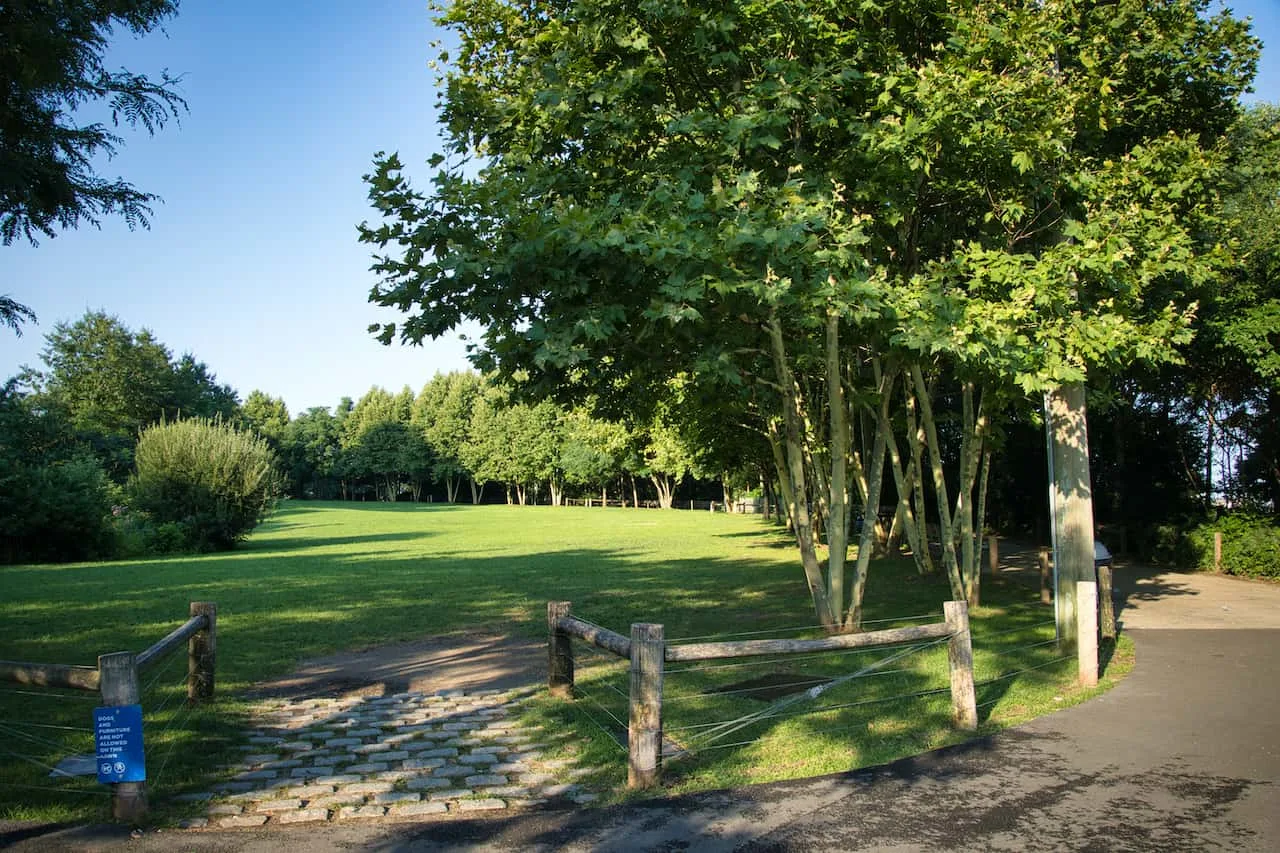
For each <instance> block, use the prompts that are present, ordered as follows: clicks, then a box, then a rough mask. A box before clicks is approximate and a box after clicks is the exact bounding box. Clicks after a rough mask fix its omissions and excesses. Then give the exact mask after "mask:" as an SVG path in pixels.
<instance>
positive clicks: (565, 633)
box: [547, 601, 978, 788]
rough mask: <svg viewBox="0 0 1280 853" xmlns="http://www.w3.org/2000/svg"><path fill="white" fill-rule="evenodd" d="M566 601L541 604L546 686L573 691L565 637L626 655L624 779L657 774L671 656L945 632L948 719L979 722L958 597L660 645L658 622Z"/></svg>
mask: <svg viewBox="0 0 1280 853" xmlns="http://www.w3.org/2000/svg"><path fill="white" fill-rule="evenodd" d="M570 609H571V608H570V602H568V601H550V602H548V603H547V629H548V642H547V656H548V678H547V687H548V688H549V690H550V691H551V693H552V695H556V696H564V697H572V695H573V680H574V673H573V644H572V639H573V638H575V637H576V638H578V639H579V640H582V641H584V642H587V643H590V644H591V645H593V646H595V647H597V648H600V649H603V650H605V651H607V652H611V653H612V654H615V655H617V656H618V657H621V658H626V659H628V660H630V662H631V685H630V692H629V699H628V705H629V711H628V724H627V785H628V787H631V788H647V787H651V786H653V785H657V784H658V783H659V782H660V781H661V774H662V763H661V762H662V681H663V670H664V665H665V664H666V663H668V662H677V661H705V660H717V659H724V658H741V657H752V656H755V655H774V654H781V655H785V654H801V653H812V652H824V651H840V650H848V649H871V648H877V647H881V646H893V645H901V644H903V643H913V642H918V641H923V640H940V639H943V638H949V640H950V642H949V644H948V650H947V658H948V662H949V665H950V674H951V718H952V723H953V724H954V725H955V726H956V727H957V728H960V729H964V730H967V731H973V730H974V729H976V728H977V727H978V710H977V699H976V696H975V692H974V684H973V643H972V639H971V637H970V634H969V608H968V605H967V604H966V603H965V602H963V601H948V602H946V603H945V604H944V621H942V622H936V623H931V624H928V625H913V626H911V627H907V628H890V629H888V630H883V631H870V632H867V633H862V634H838V635H835V636H830V637H823V638H821V639H814V640H744V641H737V642H721V643H686V644H681V645H670V646H669V645H667V643H666V640H665V636H664V630H663V626H662V625H659V624H654V623H646V622H641V623H635V624H633V625H632V626H631V636H630V637H625V636H623V635H622V634H619V633H617V632H615V631H610V630H609V629H607V628H601V627H600V626H598V625H593V624H591V623H589V622H585V621H583V620H581V619H578V618H577V617H575V616H573V615H572V613H571V612H570Z"/></svg>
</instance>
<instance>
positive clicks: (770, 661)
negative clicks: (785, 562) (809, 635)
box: [664, 638, 945, 675]
mask: <svg viewBox="0 0 1280 853" xmlns="http://www.w3.org/2000/svg"><path fill="white" fill-rule="evenodd" d="M944 639H945V638H944ZM929 645H934V644H933V643H930V644H929ZM902 647H903V644H901V643H899V644H896V645H891V646H876V647H875V648H870V649H868V648H853V649H831V650H829V651H821V652H812V653H809V654H792V655H785V656H783V657H772V658H753V659H752V660H749V661H742V662H740V663H711V664H695V665H693V666H686V667H680V668H677V669H668V670H665V672H664V674H665V675H679V674H680V673H682V672H701V671H703V670H708V669H747V668H750V667H754V666H772V665H774V664H778V663H789V662H791V661H798V660H810V659H812V658H822V657H827V656H829V655H865V654H872V653H874V652H876V651H883V650H886V649H897V648H902ZM909 647H910V648H915V646H914V645H909Z"/></svg>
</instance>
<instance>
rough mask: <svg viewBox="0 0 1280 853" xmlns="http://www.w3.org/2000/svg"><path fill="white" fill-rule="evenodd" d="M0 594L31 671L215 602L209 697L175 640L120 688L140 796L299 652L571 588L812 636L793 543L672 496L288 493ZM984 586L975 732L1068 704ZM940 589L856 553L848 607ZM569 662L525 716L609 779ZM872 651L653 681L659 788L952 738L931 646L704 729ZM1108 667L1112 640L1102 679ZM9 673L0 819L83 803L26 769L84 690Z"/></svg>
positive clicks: (593, 603) (1008, 586)
mask: <svg viewBox="0 0 1280 853" xmlns="http://www.w3.org/2000/svg"><path fill="white" fill-rule="evenodd" d="M0 589H2V591H3V594H2V595H0V659H7V660H26V661H39V662H47V663H74V664H85V665H92V664H93V663H94V662H95V658H96V655H98V654H100V653H105V652H110V651H122V650H128V651H135V652H136V651H140V650H142V649H143V648H145V647H146V646H148V645H150V644H151V643H153V642H154V641H155V640H157V639H159V638H160V637H161V636H163V635H164V634H165V633H167V632H168V631H169V630H171V629H172V628H173V627H175V626H176V625H177V624H179V623H180V622H182V621H183V620H184V619H185V617H186V613H187V608H188V602H190V601H193V600H204V601H213V602H216V603H217V605H218V631H219V634H218V671H217V679H218V693H219V699H218V701H217V702H216V703H215V704H214V705H213V706H212V707H210V708H204V709H197V710H195V711H190V710H187V709H185V708H184V707H183V705H182V702H181V695H182V682H183V678H184V675H185V671H184V667H185V655H183V654H178V655H175V656H173V657H172V658H171V659H170V660H169V661H168V662H166V663H164V664H161V665H159V666H157V667H156V671H154V672H148V673H146V674H145V675H144V677H143V679H142V680H143V687H144V697H143V701H144V707H146V708H147V714H148V717H147V727H148V734H147V748H148V776H149V780H150V784H151V788H152V790H153V792H154V793H153V797H154V799H155V800H156V801H157V802H158V803H160V804H163V802H164V800H165V798H166V796H168V795H170V794H174V793H180V792H182V791H187V790H195V789H198V788H199V787H200V786H202V785H207V784H208V781H209V779H208V774H209V772H210V769H211V768H213V767H216V766H217V765H218V764H219V763H220V762H221V760H222V758H223V757H224V756H226V755H229V754H231V752H232V751H233V750H234V747H235V746H236V745H237V743H238V736H239V731H240V726H241V725H242V722H243V719H244V716H245V714H246V711H247V708H248V706H247V705H246V704H245V703H244V702H243V701H241V700H239V699H237V696H238V694H239V693H241V692H243V691H244V690H245V689H246V688H248V687H249V686H250V685H252V684H254V683H255V682H258V681H261V680H264V679H267V678H270V677H273V676H277V675H282V674H285V673H287V672H289V671H290V670H292V669H293V668H294V667H295V665H296V664H297V662H298V661H300V660H302V659H305V658H310V657H315V656H318V655H323V654H326V653H329V652H333V651H338V650H342V649H354V648H362V647H368V646H371V645H376V644H380V643H386V642H394V641H402V640H411V639H416V638H421V637H425V636H431V635H438V634H446V633H449V632H453V631H493V632H503V633H514V634H518V635H525V636H528V637H538V638H541V637H544V636H545V632H546V627H545V612H546V602H547V601H548V600H551V599H558V600H569V601H572V602H573V608H574V612H575V613H577V614H580V615H582V616H584V617H586V618H589V619H591V620H593V621H595V622H598V623H600V624H602V625H605V626H608V627H610V628H613V629H614V630H617V631H620V632H623V633H625V632H626V631H627V628H628V626H629V625H630V624H631V623H632V622H661V623H663V624H664V625H665V626H666V634H667V637H668V639H669V641H676V640H678V639H680V638H689V637H695V636H698V637H706V636H719V635H725V634H738V633H744V632H762V633H761V634H760V635H761V636H766V635H767V636H773V635H775V633H776V635H780V636H782V635H785V636H813V635H814V632H813V630H812V623H813V613H812V608H811V606H810V603H809V599H808V595H807V591H806V589H805V586H804V583H803V578H802V575H801V572H800V570H799V567H798V565H797V560H796V557H795V552H794V548H793V546H792V545H791V543H790V541H789V540H788V538H787V537H786V535H785V534H784V533H783V532H782V531H781V530H780V529H778V528H775V527H772V526H770V525H767V524H766V523H765V522H763V521H762V520H761V519H760V518H758V517H751V516H730V515H712V514H710V513H706V512H689V511H674V512H659V511H653V510H619V509H599V508H592V509H586V508H552V507H507V506H488V507H469V506H447V505H439V504H436V505H407V504H399V505H388V504H337V503H334V504H325V503H307V502H293V503H289V504H286V505H285V506H284V507H282V509H281V510H280V511H279V512H278V513H277V514H276V515H275V516H274V517H273V518H272V519H271V520H269V521H268V522H267V523H266V524H264V525H263V526H262V527H261V528H259V530H258V531H257V532H255V534H254V535H253V536H252V537H251V538H250V540H249V541H248V542H246V543H244V544H243V545H242V546H241V547H240V548H239V549H238V550H236V551H235V552H233V553H228V554H216V555H201V556H189V557H173V558H162V559H151V560H140V561H129V562H115V563H88V564H71V565H41V566H12V567H4V568H0ZM984 596H985V599H986V600H985V602H984V604H985V605H986V606H984V607H982V608H979V609H977V610H976V611H975V612H974V613H973V614H972V620H973V631H974V636H975V640H974V642H975V655H976V665H977V669H978V678H979V680H980V681H982V680H988V683H987V684H985V685H982V686H980V688H979V697H978V701H979V703H980V705H981V707H980V709H979V710H980V718H981V719H982V720H983V726H984V728H985V729H990V728H993V727H998V726H1002V725H1006V724H1009V723H1011V722H1015V721H1017V720H1020V719H1025V718H1027V717H1031V716H1036V715H1039V714H1042V713H1045V712H1048V711H1050V710H1053V709H1055V708H1057V707H1061V706H1062V705H1063V704H1065V703H1068V702H1072V701H1077V700H1078V699H1080V698H1081V697H1083V696H1084V695H1086V694H1084V693H1082V692H1081V691H1078V690H1076V689H1075V688H1074V687H1072V686H1071V682H1072V675H1073V668H1072V665H1071V664H1070V662H1069V661H1067V662H1063V663H1055V661H1056V660H1057V658H1058V656H1059V654H1058V652H1057V650H1056V647H1055V646H1053V645H1052V643H1051V642H1050V643H1048V644H1047V645H1046V644H1045V643H1046V641H1051V640H1052V636H1053V633H1052V627H1051V626H1048V627H1047V628H1046V626H1045V622H1046V620H1049V619H1051V614H1050V612H1049V610H1048V608H1043V607H1041V606H1040V605H1038V604H1036V603H1035V598H1036V592H1035V591H1034V590H1031V589H1029V588H1024V587H1022V586H1020V585H1017V584H1014V583H989V584H987V585H986V586H984ZM947 597H948V593H947V588H946V583H945V580H944V579H942V578H941V577H931V578H920V577H917V576H916V575H915V573H914V571H913V570H912V569H911V566H910V563H909V561H902V560H898V561H883V562H880V563H877V564H876V565H875V566H874V568H873V573H872V576H871V579H870V583H869V586H868V592H867V601H868V606H867V614H866V618H867V619H868V620H876V621H875V623H874V624H871V625H869V627H872V628H875V627H882V626H887V625H890V624H911V622H910V617H925V616H927V615H928V614H935V613H940V612H941V604H942V601H943V600H945V599H946V598H947ZM939 618H940V617H939ZM903 619H907V620H908V621H906V622H903V621H902V620H903ZM879 620H891V621H885V622H881V621H879ZM581 653H582V654H583V656H584V657H583V661H582V672H581V674H580V677H579V683H580V684H581V686H582V688H583V692H584V696H583V698H582V699H580V700H579V701H578V702H576V703H573V704H566V703H562V702H553V701H549V700H538V701H535V702H534V703H533V704H532V705H531V706H530V709H529V711H528V714H529V716H530V717H531V718H534V719H538V720H541V721H543V722H544V723H545V724H546V725H549V726H555V727H566V726H568V727H572V728H573V729H575V731H577V732H578V733H579V735H580V736H579V737H577V738H575V740H576V742H577V743H578V748H577V752H576V753H575V754H576V756H577V757H578V759H579V760H581V761H582V762H583V763H584V765H585V766H589V767H591V768H593V769H594V770H595V773H594V776H593V777H592V778H593V779H594V781H595V783H596V784H597V785H599V786H600V787H601V788H602V789H604V790H606V791H612V790H613V789H615V787H620V786H617V785H616V783H617V782H619V780H620V779H622V778H624V777H625V760H624V758H623V756H622V755H621V754H620V753H619V751H618V749H617V748H616V746H614V744H613V740H612V739H611V735H616V734H617V731H616V723H614V722H613V721H611V720H610V719H609V714H610V713H613V712H620V713H619V714H618V715H619V716H620V717H621V718H622V719H625V700H619V698H618V691H617V690H616V689H615V687H617V686H618V683H619V682H618V681H617V678H616V670H617V667H616V666H615V665H603V664H602V665H601V666H598V667H593V666H592V665H591V660H590V659H589V657H588V656H587V652H586V650H585V649H581ZM883 656H884V654H883V653H881V654H880V657H883ZM875 659H876V658H875V655H874V654H873V653H864V654H862V655H834V656H833V655H827V656H825V657H822V658H811V659H807V660H803V661H787V662H779V663H766V664H765V665H764V667H763V668H761V667H760V666H759V665H758V664H759V662H757V667H756V669H754V670H751V669H744V668H741V667H724V668H693V669H689V670H688V671H686V672H672V673H671V674H670V675H669V677H668V681H667V684H668V687H667V696H668V702H669V705H668V710H667V711H666V715H667V716H666V719H667V726H668V730H669V732H670V733H671V736H672V738H673V740H674V741H675V742H676V743H678V744H680V745H682V746H685V747H693V746H695V745H701V746H702V747H703V748H702V749H701V750H699V751H696V752H694V753H692V754H691V755H690V756H689V757H687V758H685V759H682V760H679V761H673V762H671V765H670V772H669V774H668V778H669V779H670V784H671V786H672V788H674V789H677V790H686V789H696V788H706V787H717V786H723V785H732V784H739V783H744V782H751V781H761V780H764V779H772V778H786V777H795V776H805V775H813V774H815V773H823V772H832V771H836V770H844V769H849V768H851V767H855V766H863V765H866V764H873V763H878V762H880V761H884V760H888V759H891V758H895V757H898V756H901V755H909V754H913V753H916V752H919V751H921V750H924V749H928V748H931V747H933V746H937V745H941V744H943V743H948V742H952V741H954V740H957V739H958V738H959V736H958V735H956V734H955V733H953V732H951V730H950V728H949V726H948V725H947V708H948V707H949V705H948V701H949V700H948V698H947V696H946V694H945V693H943V694H937V693H932V692H930V691H933V690H935V689H937V688H945V687H946V669H945V648H934V649H931V650H928V651H926V652H922V653H920V654H915V655H910V656H907V657H905V658H903V659H902V660H899V661H894V662H893V663H892V665H890V666H887V667H885V670H886V672H881V673H879V674H877V675H876V676H875V677H871V678H866V679H860V680H858V681H855V682H852V683H850V684H848V685H844V686H841V687H838V688H834V689H832V690H830V691H828V693H827V694H824V695H823V697H822V703H825V704H824V705H823V706H824V707H826V706H839V707H836V708H835V710H832V711H828V712H824V713H821V714H813V713H809V712H810V711H812V708H811V707H809V708H806V707H804V706H803V705H802V706H800V707H796V708H787V709H780V710H778V711H777V712H776V713H774V712H771V713H770V715H769V716H768V717H766V718H765V719H763V720H760V721H757V722H755V723H753V724H752V725H749V726H744V727H741V728H735V729H733V731H731V732H729V733H720V732H721V730H719V729H717V730H716V734H717V735H718V736H717V737H715V738H712V739H710V740H709V739H708V736H707V733H708V730H710V729H711V728H712V727H713V726H714V725H716V724H718V723H720V722H722V721H725V720H731V719H739V718H741V717H742V716H743V715H745V714H749V713H752V712H758V711H760V710H761V709H766V711H767V709H769V708H770V707H771V703H770V701H769V700H761V699H757V698H753V697H752V696H751V695H748V694H744V693H742V692H730V693H723V692H711V691H723V690H725V689H726V688H727V689H730V690H735V689H736V688H735V685H736V684H738V683H740V682H741V681H743V680H749V679H751V678H753V677H757V676H760V675H769V676H770V677H773V678H775V680H776V679H781V680H783V681H784V682H785V680H786V678H788V677H790V676H791V675H797V674H798V675H799V676H800V677H805V678H808V677H816V678H830V677H833V676H838V675H840V674H843V673H847V672H851V671H856V670H857V669H858V668H862V667H865V666H866V665H868V664H869V663H870V662H872V661H874V660H875ZM1128 660H1129V652H1128V647H1127V646H1126V645H1125V644H1124V643H1123V642H1122V644H1121V647H1120V654H1119V655H1118V656H1117V657H1116V658H1115V660H1114V661H1113V665H1112V667H1111V668H1110V670H1109V672H1108V679H1111V678H1114V677H1115V676H1116V674H1118V673H1120V672H1121V671H1123V670H1124V669H1125V668H1126V667H1127V665H1128ZM1023 670H1027V671H1025V672H1023ZM1010 672H1017V673H1019V674H1017V675H1013V676H1007V673H1010ZM1000 676H1006V677H1003V678H999V677H1000ZM990 679H998V680H990ZM1105 685H1106V682H1105V681H1104V686H1105ZM15 687H16V686H15V685H9V684H0V721H3V722H0V743H2V744H4V746H3V747H0V818H9V819H49V820H57V819H69V820H88V819H100V818H102V817H103V815H104V813H105V809H106V803H105V788H104V786H99V785H97V783H96V782H94V781H92V779H89V780H80V781H75V782H70V781H59V780H52V779H49V778H48V766H49V765H51V764H53V763H55V762H56V761H57V760H59V759H61V758H63V757H65V756H66V755H68V754H72V753H77V752H79V753H92V737H91V734H90V733H89V724H90V722H91V714H92V708H93V707H94V705H95V704H97V699H96V696H95V695H94V694H89V693H83V694H75V693H71V692H67V691H52V692H49V691H45V692H41V691H32V690H27V689H22V690H18V689H14V688H15ZM625 689H626V687H625V679H624V680H623V681H622V682H621V691H622V692H625ZM917 694H924V695H917ZM619 701H620V704H619ZM822 703H820V704H822ZM800 711H804V712H805V713H798V712H800ZM784 712H785V713H784ZM617 795H618V796H621V795H622V794H621V793H620V792H619V793H618V794H617ZM606 799H607V797H606ZM161 814H163V811H161Z"/></svg>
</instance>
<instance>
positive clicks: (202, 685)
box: [187, 601, 218, 705]
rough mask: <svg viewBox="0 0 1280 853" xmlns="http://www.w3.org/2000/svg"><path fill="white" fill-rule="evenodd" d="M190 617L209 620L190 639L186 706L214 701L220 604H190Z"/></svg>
mask: <svg viewBox="0 0 1280 853" xmlns="http://www.w3.org/2000/svg"><path fill="white" fill-rule="evenodd" d="M191 615H192V616H203V617H205V619H206V620H207V621H206V622H205V627H204V630H202V631H199V632H197V633H195V634H192V635H191V639H189V640H187V704H188V705H195V704H197V703H199V702H200V701H202V700H203V701H208V700H210V699H212V698H213V682H214V678H213V676H214V669H215V665H216V662H217V657H218V605H216V604H214V603H213V602H212V601H193V602H191Z"/></svg>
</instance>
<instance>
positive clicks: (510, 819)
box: [0, 567, 1280, 853]
mask: <svg viewBox="0 0 1280 853" xmlns="http://www.w3.org/2000/svg"><path fill="white" fill-rule="evenodd" d="M1116 576H1117V583H1116V586H1117V592H1118V595H1119V596H1120V598H1121V599H1122V601H1121V606H1120V609H1119V617H1120V620H1121V623H1122V625H1123V626H1124V629H1125V630H1126V631H1127V632H1129V634H1130V635H1131V636H1132V637H1133V638H1134V642H1135V645H1136V647H1137V655H1138V663H1137V666H1136V667H1135V669H1134V672H1133V674H1132V675H1130V676H1129V678H1127V679H1126V680H1125V681H1123V682H1122V683H1121V684H1120V685H1119V686H1118V687H1116V688H1115V689H1114V690H1112V691H1111V692H1109V693H1107V694H1105V695H1103V696H1102V697H1100V698H1098V699H1096V700H1094V701H1091V702H1089V703H1086V704H1084V705H1080V706H1077V707H1075V708H1070V709H1067V710H1064V711H1062V712H1059V713H1057V714H1053V715H1050V716H1048V717H1043V718H1041V719H1039V720H1035V721H1033V722H1031V723H1029V724H1026V725H1024V726H1020V727H1018V728H1016V729H1013V730H1010V731H1007V732H1003V733H1001V734H999V735H996V736H993V737H988V738H982V739H979V740H976V741H973V742H970V743H967V744H964V745H961V746H958V747H953V748H949V749H944V750H940V751H937V752H933V753H928V754H925V755H922V756H918V757H916V758H911V759H905V760H903V761H898V762H895V763H893V764H890V765H886V766H883V767H878V768H870V769H867V770H863V771H857V772H852V773H844V774H837V775H834V776H827V777H823V778H819V779H809V780H799V781H794V782H783V783H775V784H769V785H760V786H753V787H750V788H746V789H741V790H735V791H721V792H711V793H706V794H698V795H690V796H684V797H677V798H670V799H658V800H651V801H648V802H643V803H637V804H632V805H627V806H620V807H610V808H604V809H574V808H556V807H546V808H540V809H530V810H528V811H525V812H521V813H519V814H511V813H501V812H495V813H493V814H491V815H486V816H484V817H483V818H480V819H477V818H472V817H469V816H466V815H462V814H459V815H458V816H457V817H456V818H454V817H451V816H450V815H449V814H448V813H446V814H445V815H444V817H443V819H439V818H436V819H430V820H425V821H421V822H406V823H398V824H389V823H387V822H386V821H385V820H382V821H367V822H357V821H338V822H332V821H330V822H326V823H315V824H314V825H313V829H311V830H310V831H307V832H305V833H299V832H297V830H295V829H292V828H288V827H282V828H281V829H279V830H276V831H274V832H272V831H270V830H271V824H270V822H268V823H267V824H266V826H264V827H262V828H258V829H248V830H240V831H236V832H221V831H211V830H207V831H197V832H184V833H181V835H180V836H179V837H178V838H175V837H174V835H173V834H172V833H165V834H154V833H153V834H148V835H146V836H144V837H141V838H137V839H129V838H128V837H127V836H122V834H121V830H119V829H115V828H102V827H88V828H78V829H74V830H68V831H66V832H62V833H53V834H51V833H48V832H44V831H41V832H39V833H38V834H33V835H31V836H30V837H24V836H22V835H20V834H10V835H8V836H5V835H3V834H0V845H2V844H4V843H5V842H6V841H7V842H8V843H10V844H13V845H14V846H15V848H16V849H18V850H22V851H26V850H32V851H34V850H42V851H43V850H60V849H63V850H123V849H125V848H127V849H128V850H130V851H138V853H152V851H167V850H172V849H179V848H180V849H183V850H190V851H239V853H259V851H274V850H278V849H280V848H281V846H282V845H285V844H287V845H289V846H290V847H294V848H297V850H298V851H300V853H321V851H325V852H326V853H327V852H328V851H335V853H336V851H340V850H344V851H346V850H369V851H379V852H380V853H382V852H383V851H385V853H392V851H394V853H401V852H402V851H435V850H475V851H481V850H483V851H504V850H538V851H560V850H564V851H612V850H620V851H626V850H684V849H691V850H698V851H699V853H703V851H711V852H712V853H714V851H791V850H794V851H813V850H890V851H916V850H978V849H982V850H1082V849H1084V850H1109V851H1111V850H1231V851H1237V850H1244V851H1254V850H1256V851H1273V850H1278V849H1280V732H1278V731H1277V710H1276V709H1277V708H1280V586H1274V585H1264V584H1257V583H1250V582H1248V581H1236V580H1231V579H1225V578H1215V577H1207V576H1203V575H1180V574H1161V573H1156V572H1151V571H1133V570H1126V569H1124V568H1123V567H1120V568H1119V569H1118V570H1117V573H1116ZM1224 626H1230V627H1224ZM393 698H394V697H393ZM424 734H426V733H424ZM433 734H434V733H433ZM498 736H502V735H498ZM370 737H372V735H371V736H370ZM511 746H512V747H517V746H520V747H523V744H512V745H511ZM474 749H475V747H474V746H473V747H472V750H473V752H474ZM388 751H394V750H388ZM461 754H462V750H461V749H460V750H459V756H458V757H459V758H460V757H461ZM285 760H289V759H285ZM293 769H296V768H293ZM477 775H479V774H477ZM463 778H465V777H463ZM335 793H336V786H335ZM366 796H367V795H366ZM375 796H376V795H375ZM299 799H302V798H299ZM426 802H428V803H429V802H430V799H429V798H428V799H427V800H426ZM458 802H462V800H459V801H458ZM304 807H305V804H304ZM386 807H387V808H390V807H391V806H390V805H388V806H386Z"/></svg>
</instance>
